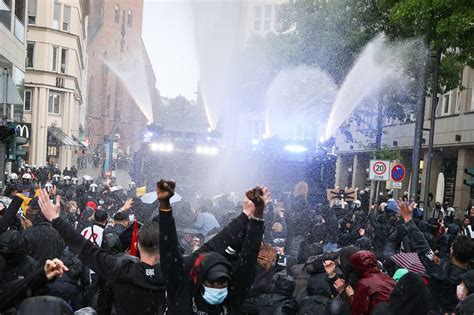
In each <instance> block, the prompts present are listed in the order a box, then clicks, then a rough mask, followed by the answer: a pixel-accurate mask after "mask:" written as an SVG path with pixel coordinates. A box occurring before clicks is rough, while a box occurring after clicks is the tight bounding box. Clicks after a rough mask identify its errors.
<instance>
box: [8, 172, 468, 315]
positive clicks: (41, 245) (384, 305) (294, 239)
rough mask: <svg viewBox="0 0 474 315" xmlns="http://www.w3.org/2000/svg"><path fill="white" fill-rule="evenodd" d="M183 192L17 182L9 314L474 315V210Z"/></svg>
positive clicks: (304, 194)
mask: <svg viewBox="0 0 474 315" xmlns="http://www.w3.org/2000/svg"><path fill="white" fill-rule="evenodd" d="M75 172H76V173H75ZM43 173H44V174H43ZM15 175H16V174H15ZM25 175H26V176H25ZM61 175H62V176H61ZM175 191H178V192H179V183H178V186H176V184H175V183H174V182H172V181H165V180H161V181H159V182H158V183H157V186H156V196H157V199H156V201H154V202H153V203H150V204H148V203H144V202H142V200H141V199H140V198H138V197H137V196H136V188H135V186H134V185H133V184H132V185H130V187H129V189H124V188H123V187H120V186H116V185H113V184H112V182H111V181H110V180H106V181H104V182H94V180H93V179H92V178H91V177H89V176H84V177H83V178H82V182H81V183H79V181H78V180H77V170H75V169H71V170H68V169H66V170H64V172H63V174H61V172H60V171H59V170H57V168H47V169H46V168H38V169H36V168H31V169H23V170H22V171H21V173H20V174H19V176H18V175H17V176H9V180H8V185H7V187H6V189H5V191H4V196H3V197H2V198H1V199H0V215H1V218H0V313H1V314H73V313H74V312H76V313H77V314H248V315H254V314H255V315H256V314H354V315H358V314H474V270H473V268H472V267H473V260H474V241H473V239H474V233H473V226H474V205H472V206H470V207H468V209H467V210H466V212H463V211H454V209H451V208H450V207H448V206H447V205H441V204H435V205H434V207H433V210H432V211H431V210H430V211H428V210H426V211H427V212H430V213H429V214H428V213H424V211H423V209H421V208H420V207H419V206H418V205H416V204H414V203H410V202H409V201H408V200H406V199H407V198H406V196H404V197H403V198H402V199H398V200H396V199H395V198H393V196H392V193H391V192H389V193H387V194H382V195H381V196H379V198H378V200H377V202H376V205H375V206H373V207H370V206H369V201H368V199H369V198H368V192H367V191H366V190H362V191H360V192H359V193H358V198H356V200H355V201H353V202H346V201H344V200H339V201H338V202H335V203H334V202H331V203H329V202H328V201H320V203H315V202H312V201H311V202H310V201H308V199H311V198H309V197H308V191H309V188H308V185H307V184H306V183H305V182H300V183H298V184H296V185H295V188H294V191H292V192H272V193H273V194H270V192H269V190H268V189H267V188H264V187H256V188H253V189H250V190H248V191H247V192H245V193H243V194H242V196H241V197H240V198H239V196H238V195H233V194H229V195H220V196H218V197H216V198H214V199H212V200H209V199H205V198H202V197H196V196H192V197H191V196H183V197H184V198H183V199H181V200H180V201H177V202H175V201H174V200H173V197H174V195H175ZM186 197H188V198H186Z"/></svg>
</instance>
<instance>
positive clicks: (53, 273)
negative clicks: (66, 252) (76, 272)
mask: <svg viewBox="0 0 474 315" xmlns="http://www.w3.org/2000/svg"><path fill="white" fill-rule="evenodd" d="M67 271H69V269H68V267H66V265H64V263H63V262H62V261H61V260H59V259H57V258H55V259H53V260H49V259H48V260H46V263H45V264H44V273H45V274H46V278H48V280H52V279H54V278H56V277H58V276H59V277H61V276H62V275H63V274H64V273H65V272H67Z"/></svg>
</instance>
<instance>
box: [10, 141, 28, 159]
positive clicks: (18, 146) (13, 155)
mask: <svg viewBox="0 0 474 315" xmlns="http://www.w3.org/2000/svg"><path fill="white" fill-rule="evenodd" d="M27 142H28V139H27V138H25V137H19V136H16V135H14V136H12V137H11V138H10V145H9V147H8V159H9V160H10V161H15V160H17V159H18V158H21V157H24V156H25V155H26V151H25V150H24V149H23V146H24V145H25V144H26V143H27Z"/></svg>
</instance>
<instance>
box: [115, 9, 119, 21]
mask: <svg viewBox="0 0 474 315" xmlns="http://www.w3.org/2000/svg"><path fill="white" fill-rule="evenodd" d="M119 12H120V10H119V7H118V5H116V6H115V23H119V22H120V13H119Z"/></svg>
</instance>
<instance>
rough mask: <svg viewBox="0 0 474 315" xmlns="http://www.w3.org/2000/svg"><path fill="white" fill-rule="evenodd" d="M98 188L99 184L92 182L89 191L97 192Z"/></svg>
mask: <svg viewBox="0 0 474 315" xmlns="http://www.w3.org/2000/svg"><path fill="white" fill-rule="evenodd" d="M98 188H99V186H97V184H95V183H92V184H91V185H90V186H89V191H90V192H93V193H95V192H97V190H98Z"/></svg>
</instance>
